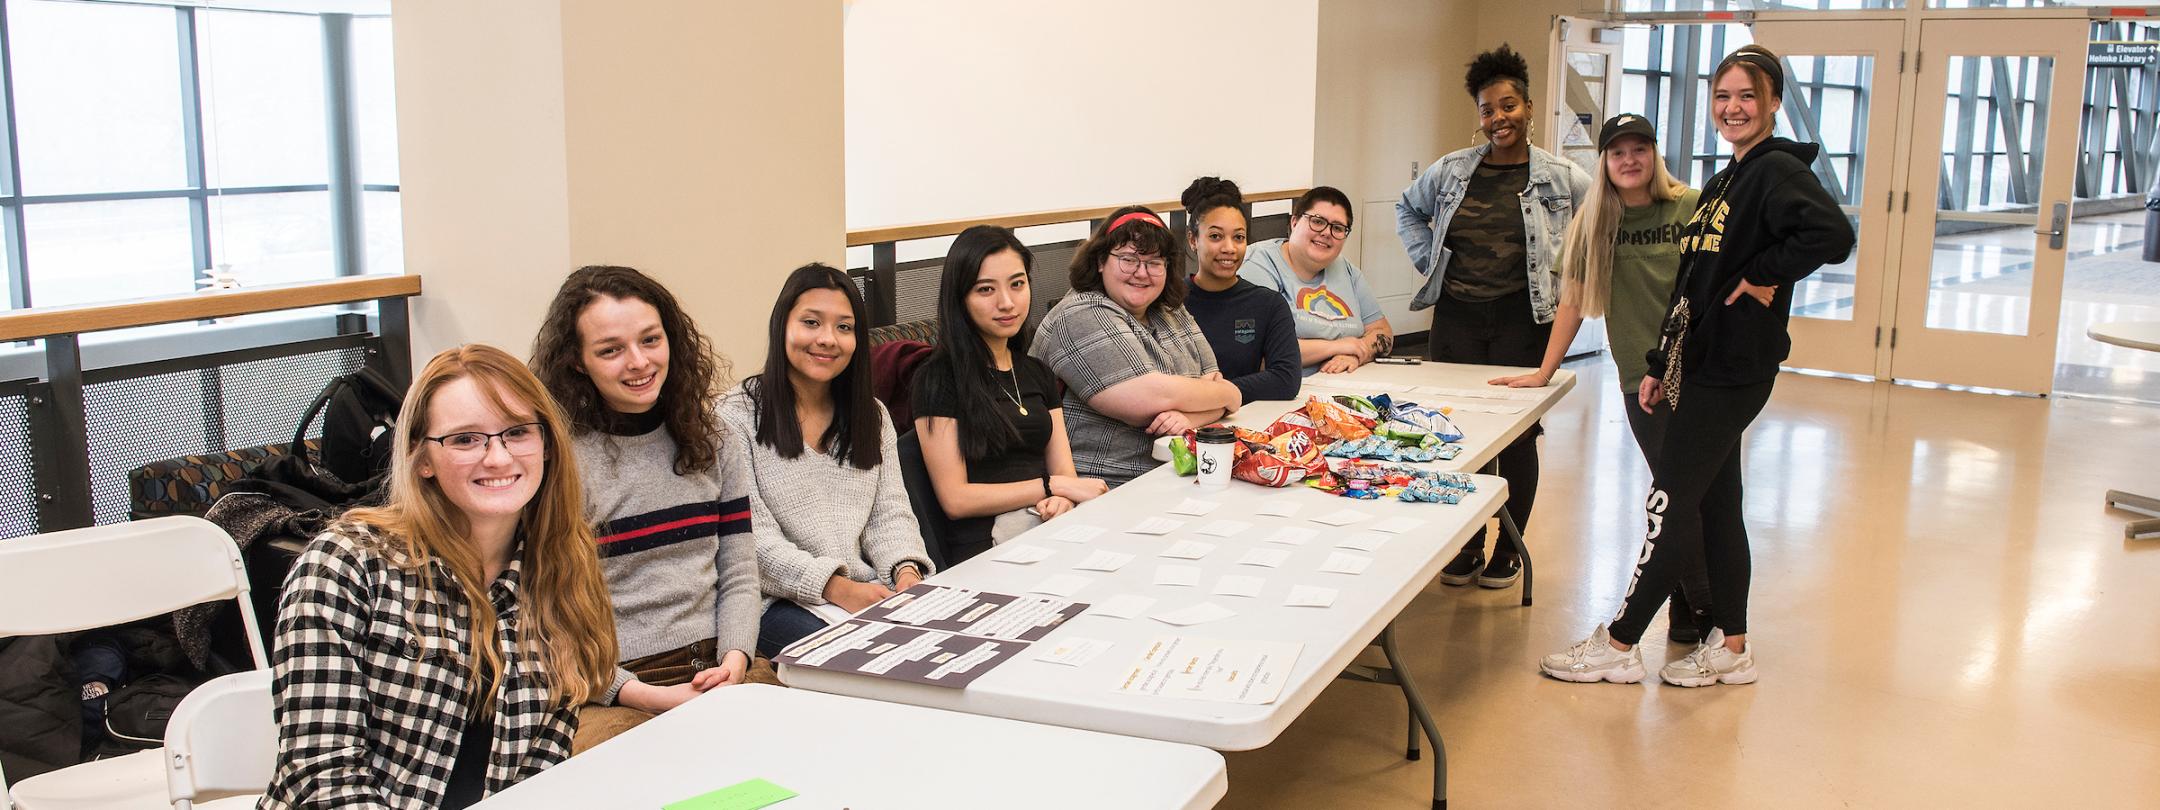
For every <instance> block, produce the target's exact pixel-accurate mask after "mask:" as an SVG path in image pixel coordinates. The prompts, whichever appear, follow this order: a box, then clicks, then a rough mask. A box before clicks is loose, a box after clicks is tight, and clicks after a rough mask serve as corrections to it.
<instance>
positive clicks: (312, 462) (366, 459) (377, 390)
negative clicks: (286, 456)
mask: <svg viewBox="0 0 2160 810" xmlns="http://www.w3.org/2000/svg"><path fill="white" fill-rule="evenodd" d="M404 402H405V393H404V391H403V390H401V389H399V388H398V387H397V386H396V385H393V384H391V382H390V378H388V377H386V376H383V374H382V373H381V372H378V371H376V370H375V369H372V368H363V369H360V370H359V371H355V372H353V373H351V374H345V375H342V376H339V377H337V378H336V379H333V380H331V381H330V383H329V384H328V385H325V386H323V390H322V393H321V394H320V395H317V396H316V397H315V401H314V403H312V404H310V405H308V409H307V413H306V414H304V415H302V416H301V417H300V426H299V427H298V428H295V429H294V430H293V443H292V446H293V455H295V456H298V457H299V458H300V460H301V461H302V462H303V465H302V466H304V467H316V468H319V469H322V470H324V471H327V472H329V473H330V474H331V475H333V476H336V477H337V479H338V480H339V481H343V482H345V483H348V484H359V483H362V482H366V481H370V480H372V479H374V478H375V477H376V476H379V475H381V474H383V473H384V472H385V471H387V470H389V469H390V455H391V454H392V453H394V452H396V448H395V447H392V446H391V445H392V439H393V438H394V436H395V434H396V432H397V431H395V430H393V429H392V428H395V427H397V416H398V408H399V406H401V405H403V404H404ZM318 415H319V416H321V417H322V426H323V427H322V450H321V454H320V458H318V459H309V458H308V451H307V443H306V442H307V434H308V426H310V425H313V424H315V418H316V417H317V416H318Z"/></svg>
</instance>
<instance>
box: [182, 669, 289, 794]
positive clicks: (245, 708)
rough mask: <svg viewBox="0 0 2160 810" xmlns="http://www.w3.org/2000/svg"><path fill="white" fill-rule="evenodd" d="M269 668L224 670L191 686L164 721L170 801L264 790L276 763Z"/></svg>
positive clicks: (252, 792)
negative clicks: (236, 671) (230, 671)
mask: <svg viewBox="0 0 2160 810" xmlns="http://www.w3.org/2000/svg"><path fill="white" fill-rule="evenodd" d="M277 735H278V730H277V720H276V718H275V717H274V716H273V715H272V713H271V710H270V671H269V670H267V669H258V670H255V671H253V672H240V673H235V674H232V675H227V676H224V677H222V678H218V679H217V680H214V681H211V682H209V683H206V684H203V685H202V686H199V687H196V688H195V691H193V692H189V693H188V696H187V698H186V699H185V700H182V701H180V706H179V708H176V709H174V710H173V716H172V720H171V722H168V723H166V724H165V780H166V791H167V793H168V794H170V795H171V797H172V806H173V807H176V808H179V810H189V808H192V807H194V806H195V803H196V802H200V801H209V800H211V799H221V798H225V797H228V796H244V795H252V794H257V793H261V792H263V787H264V786H266V785H269V784H270V776H271V773H272V772H273V771H275V770H276V769H277Z"/></svg>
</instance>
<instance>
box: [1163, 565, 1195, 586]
mask: <svg viewBox="0 0 2160 810" xmlns="http://www.w3.org/2000/svg"><path fill="white" fill-rule="evenodd" d="M1155 584H1157V585H1198V584H1200V567H1199V566H1197V565H1158V566H1156V567H1155Z"/></svg>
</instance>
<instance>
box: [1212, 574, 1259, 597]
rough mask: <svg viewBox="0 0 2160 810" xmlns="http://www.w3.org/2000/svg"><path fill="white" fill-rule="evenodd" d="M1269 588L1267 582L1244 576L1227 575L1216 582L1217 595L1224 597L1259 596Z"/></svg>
mask: <svg viewBox="0 0 2160 810" xmlns="http://www.w3.org/2000/svg"><path fill="white" fill-rule="evenodd" d="M1266 587H1267V580H1264V579H1261V578H1259V577H1248V576H1244V575H1242V574H1226V575H1224V576H1223V578H1222V579H1218V580H1215V593H1217V594H1219V595H1222V596H1259V595H1260V590H1261V589H1262V588H1266Z"/></svg>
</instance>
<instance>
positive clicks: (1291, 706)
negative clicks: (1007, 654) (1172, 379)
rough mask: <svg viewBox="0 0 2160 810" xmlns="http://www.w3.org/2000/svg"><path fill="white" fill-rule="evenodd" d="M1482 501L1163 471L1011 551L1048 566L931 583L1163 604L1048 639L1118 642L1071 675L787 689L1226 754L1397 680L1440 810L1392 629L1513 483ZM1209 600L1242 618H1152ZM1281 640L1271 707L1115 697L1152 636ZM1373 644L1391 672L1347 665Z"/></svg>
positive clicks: (1485, 489)
mask: <svg viewBox="0 0 2160 810" xmlns="http://www.w3.org/2000/svg"><path fill="white" fill-rule="evenodd" d="M1473 480H1474V481H1475V483H1476V486H1477V491H1476V492H1474V493H1469V494H1467V495H1466V496H1465V497H1464V498H1463V501H1462V503H1459V504H1433V503H1405V502H1402V501H1395V500H1371V501H1364V500H1355V499H1351V498H1343V497H1338V496H1334V495H1330V494H1327V493H1324V492H1320V491H1318V490H1314V489H1310V488H1307V487H1302V486H1293V487H1287V488H1283V489H1271V488H1267V487H1262V486H1259V485H1256V484H1250V483H1246V482H1244V481H1232V482H1231V483H1230V486H1229V487H1228V488H1227V489H1222V490H1207V491H1203V490H1199V489H1198V488H1197V487H1195V486H1194V483H1193V479H1191V478H1180V477H1178V476H1177V475H1176V474H1175V473H1173V472H1172V471H1171V469H1170V468H1169V467H1168V466H1167V465H1165V466H1162V467H1158V468H1156V469H1155V470H1153V471H1151V472H1149V473H1147V474H1146V475H1143V476H1141V477H1139V478H1137V479H1134V480H1133V481H1132V482H1131V483H1128V484H1126V485H1125V486H1122V487H1118V488H1117V489H1114V490H1111V491H1110V492H1109V493H1108V494H1106V495H1103V496H1101V497H1098V498H1096V499H1094V500H1092V501H1089V502H1087V503H1085V504H1082V505H1080V506H1079V507H1078V508H1076V509H1074V510H1073V511H1072V512H1070V513H1068V514H1066V515H1064V516H1061V517H1059V518H1058V519H1056V520H1054V521H1051V522H1049V523H1047V524H1044V525H1043V526H1041V527H1038V528H1036V529H1034V530H1032V531H1030V532H1028V533H1026V534H1023V535H1021V536H1020V537H1018V538H1015V539H1013V540H1011V541H1009V542H1007V543H1006V544H1005V545H1004V546H1000V547H999V548H1000V549H1005V548H1008V547H1010V546H1013V545H1016V544H1017V545H1033V546H1039V547H1042V548H1044V549H1047V550H1048V551H1050V552H1052V554H1051V555H1050V556H1049V557H1048V558H1046V559H1043V560H1041V561H1038V562H1034V563H1029V564H1024V565H1019V564H1013V563H1007V562H1001V561H999V560H997V559H995V558H996V557H997V556H999V554H998V552H991V553H986V554H984V555H982V556H979V557H976V558H974V559H972V560H969V561H967V562H965V563H962V564H960V565H958V566H954V567H953V568H951V569H948V570H946V571H942V572H939V573H938V574H937V575H936V576H934V577H931V578H930V579H929V580H928V581H929V582H930V583H932V584H935V585H942V586H946V587H956V588H967V589H971V590H978V591H993V592H998V593H1025V592H1027V590H1028V589H1029V588H1031V587H1033V586H1034V585H1036V584H1038V583H1041V582H1043V581H1044V580H1046V579H1048V578H1050V577H1053V576H1057V575H1061V574H1074V575H1077V576H1082V577H1086V578H1087V579H1089V580H1090V581H1089V583H1088V585H1087V586H1086V587H1084V588H1082V589H1081V590H1080V591H1078V592H1077V593H1075V594H1074V595H1072V596H1071V597H1068V598H1070V599H1072V600H1074V601H1079V602H1087V603H1091V604H1100V603H1102V602H1103V601H1104V600H1107V599H1109V598H1111V597H1114V596H1119V595H1127V594H1131V595H1139V596H1145V597H1151V598H1154V599H1155V600H1156V602H1155V604H1154V605H1153V606H1152V607H1151V608H1150V609H1149V610H1147V611H1145V612H1144V613H1143V614H1142V615H1141V616H1140V617H1137V618H1132V619H1119V618H1113V617H1108V616H1102V615H1096V614H1092V613H1083V614H1081V615H1080V616H1079V617H1077V618H1075V619H1072V620H1070V621H1067V622H1066V623H1065V624H1064V625H1063V626H1061V627H1059V628H1057V629H1056V630H1054V631H1052V632H1051V633H1050V634H1049V636H1047V637H1046V638H1044V639H1043V641H1040V642H1037V646H1038V647H1040V646H1043V645H1047V644H1052V643H1055V642H1057V641H1059V640H1060V639H1065V638H1088V639H1101V640H1105V641H1109V642H1111V646H1110V648H1109V649H1108V650H1107V651H1105V652H1103V653H1102V654H1100V655H1097V656H1096V657H1095V658H1094V659H1092V660H1090V661H1088V662H1087V663H1085V664H1083V665H1081V666H1076V667H1075V666H1064V665H1059V664H1053V663H1049V662H1045V661H1039V660H1036V658H1035V653H1034V652H1033V651H1029V652H1025V653H1022V654H1021V655H1020V656H1019V657H1018V658H1016V659H1014V660H1011V661H1008V662H1006V663H1004V664H1002V665H1000V666H998V667H997V668H996V669H993V670H991V671H989V672H988V673H986V674H984V675H982V676H981V677H980V678H978V679H977V680H975V681H974V682H973V683H972V684H969V685H968V687H967V688H965V689H948V688H940V687H936V686H929V685H925V684H918V683H908V682H903V681H895V680H888V679H884V678H877V677H871V676H867V675H860V674H850V673H842V672H833V671H826V670H818V669H811V668H807V667H797V666H789V665H786V664H782V665H781V667H780V675H781V678H782V680H784V681H786V682H787V683H788V684H789V685H792V686H797V687H801V688H805V689H813V690H817V691H820V692H831V693H835V694H844V695H852V696H856V697H865V698H872V699H876V700H885V701H893V702H897V703H909V704H914V705H919V706H928V707H932V708H939V709H950V710H953V711H961V712H967V713H970V714H980V715H987V716H991V717H1001V718H1009V719H1013V720H1024V721H1028V722H1033V723H1045V724H1049V725H1057V726H1067V727H1071V728H1079V729H1088V730H1092V731H1104V732H1110V733H1113V734H1124V735H1129V736H1134V737H1146V738H1150V739H1155V740H1165V741H1170V742H1181V743H1191V744H1194V745H1202V746H1206V747H1209V748H1213V749H1217V750H1222V751H1244V750H1250V749H1254V748H1259V747H1261V746H1265V745H1267V744H1269V743H1271V742H1273V741H1274V740H1275V738H1276V736H1277V735H1279V734H1281V733H1282V730H1283V729H1284V728H1287V727H1288V726H1289V725H1290V723H1291V721H1293V720H1295V719H1297V717H1298V715H1299V714H1300V713H1302V712H1303V711H1304V710H1305V708H1306V707H1307V706H1309V705H1311V704H1312V702H1313V700H1314V699H1315V698H1317V697H1319V695H1320V692H1321V690H1323V689H1325V688H1326V687H1327V685H1328V684H1329V683H1330V682H1331V681H1333V680H1334V679H1335V678H1336V677H1338V676H1339V675H1342V674H1344V673H1345V672H1346V670H1349V671H1351V676H1352V677H1360V679H1364V680H1374V681H1378V682H1382V683H1391V684H1395V685H1398V686H1400V687H1401V688H1402V690H1403V693H1404V699H1405V700H1406V701H1407V702H1408V703H1409V708H1410V715H1411V721H1412V723H1413V725H1412V726H1411V728H1410V732H1409V741H1410V754H1409V756H1410V757H1411V758H1412V759H1416V758H1418V755H1417V753H1416V752H1417V734H1418V732H1419V731H1420V730H1422V731H1423V732H1424V734H1425V736H1426V738H1427V739H1429V740H1431V741H1432V743H1433V748H1434V751H1435V754H1436V755H1435V756H1434V757H1433V796H1434V804H1435V806H1444V803H1445V797H1446V759H1445V757H1444V755H1442V754H1443V749H1442V747H1441V743H1440V734H1439V732H1438V729H1437V728H1436V727H1435V725H1434V724H1433V721H1432V717H1431V715H1430V714H1429V713H1428V712H1427V711H1426V710H1425V706H1424V703H1423V701H1422V700H1421V699H1420V698H1419V696H1418V693H1417V689H1416V686H1415V685H1414V684H1412V683H1411V682H1410V678H1409V672H1408V670H1407V669H1405V668H1404V667H1403V665H1402V661H1401V657H1400V656H1399V655H1398V654H1397V652H1396V649H1395V638H1394V634H1393V633H1392V631H1391V630H1390V629H1389V623H1390V622H1391V621H1392V620H1393V619H1394V618H1395V616H1396V614H1398V613H1400V612H1402V609H1403V608H1404V607H1405V606H1407V605H1408V604H1409V603H1410V600H1411V599H1412V598H1414V597H1415V596H1417V594H1418V593H1419V592H1421V591H1422V590H1423V589H1424V587H1425V586H1426V585H1427V584H1428V583H1430V582H1431V581H1432V579H1433V577H1434V576H1435V575H1436V574H1438V573H1439V570H1440V568H1441V567H1442V566H1443V565H1444V564H1445V563H1446V560H1447V559H1448V558H1449V557H1450V556H1451V555H1452V553H1453V552H1454V550H1455V549H1456V548H1457V547H1459V546H1461V545H1462V543H1463V542H1464V541H1465V540H1467V539H1468V538H1469V536H1470V534H1471V533H1472V532H1474V531H1476V529H1477V528H1478V527H1479V526H1482V525H1483V524H1484V521H1485V518H1486V516H1489V515H1491V514H1492V513H1493V512H1494V511H1495V510H1496V509H1498V508H1499V505H1500V504H1501V503H1504V502H1505V501H1506V498H1507V482H1506V481H1505V480H1503V479H1501V478H1498V477H1495V476H1488V475H1478V476H1474V477H1473ZM1187 498H1197V499H1202V500H1206V501H1211V502H1214V503H1217V504H1219V506H1218V507H1217V508H1216V509H1215V510H1214V511H1213V512H1212V513H1210V514H1208V515H1206V516H1203V517H1191V516H1175V515H1172V516H1171V517H1174V518H1175V519H1177V520H1181V521H1183V522H1184V526H1183V527H1181V528H1179V529H1178V530H1176V531H1173V532H1171V533H1169V534H1167V535H1161V536H1150V535H1137V534H1129V533H1125V532H1124V530H1125V529H1127V528H1130V527H1132V526H1133V525H1134V524H1136V523H1139V522H1140V521H1142V520H1144V519H1147V518H1149V517H1158V516H1166V515H1169V513H1170V510H1171V508H1173V507H1175V506H1177V505H1178V504H1179V503H1181V502H1182V501H1184V500H1185V499H1187ZM1268 503H1291V504H1296V505H1297V507H1298V513H1297V514H1296V515H1295V516H1292V517H1272V516H1266V515H1261V514H1258V509H1259V508H1260V507H1261V506H1262V505H1263V504H1268ZM1342 510H1353V511H1355V512H1357V513H1359V514H1362V515H1364V516H1365V519H1364V520H1362V521H1359V522H1358V523H1356V524H1353V525H1350V526H1346V527H1343V528H1333V527H1329V526H1326V525H1323V524H1321V523H1318V522H1314V521H1312V520H1311V519H1310V518H1312V517H1315V516H1319V515H1324V514H1330V513H1334V512H1338V511H1342ZM1393 517H1403V518H1409V519H1414V520H1419V521H1422V522H1423V523H1422V525H1420V526H1418V527H1416V528H1415V529H1413V530H1410V531H1404V532H1400V533H1396V534H1393V535H1390V536H1389V537H1388V540H1387V541H1386V542H1385V543H1384V544H1382V545H1381V546H1380V547H1379V548H1377V549H1374V550H1372V551H1370V552H1356V551H1352V552H1349V553H1352V554H1357V555H1359V556H1365V557H1370V558H1371V559H1372V563H1371V564H1370V565H1369V566H1368V567H1367V568H1366V569H1365V571H1364V572H1363V573H1360V574H1356V575H1349V574H1334V573H1323V572H1321V571H1319V570H1318V568H1319V566H1320V564H1321V561H1323V560H1325V559H1326V558H1327V557H1328V556H1329V555H1330V554H1331V553H1334V552H1337V551H1344V550H1345V549H1340V548H1337V547H1335V545H1334V543H1335V541H1336V539H1337V538H1338V537H1340V536H1342V535H1344V534H1346V533H1348V532H1356V531H1370V529H1363V528H1361V527H1364V526H1370V525H1372V524H1374V523H1377V522H1379V521H1382V520H1385V519H1388V518H1393ZM1216 520H1237V521H1242V522H1244V523H1247V524H1250V528H1248V529H1247V530H1245V531H1243V532H1241V533H1239V534H1237V535H1234V536H1230V537H1214V536H1208V535H1204V534H1201V533H1200V531H1199V530H1200V529H1202V528H1204V527H1206V526H1207V525H1208V524H1209V523H1211V522H1213V521H1216ZM1074 525H1085V526H1097V527H1101V528H1103V529H1105V531H1104V532H1103V533H1102V534H1100V535H1098V536H1096V537H1094V538H1092V539H1090V540H1088V541H1086V542H1083V543H1070V542H1063V541H1060V540H1057V539H1053V535H1054V534H1056V533H1057V532H1059V531H1061V530H1062V529H1063V528H1065V527H1069V526H1074ZM1283 526H1295V527H1299V528H1305V529H1311V530H1314V532H1315V533H1316V536H1314V537H1313V538H1312V539H1310V540H1309V541H1307V542H1306V543H1304V544H1303V545H1284V544H1279V543H1270V542H1266V541H1264V540H1263V539H1262V538H1265V537H1267V536H1268V535H1270V534H1272V533H1273V532H1274V531H1275V530H1276V529H1277V528H1279V527H1283ZM1179 540H1196V541H1200V542H1205V543H1210V544H1213V545H1214V546H1216V548H1215V550H1214V551H1212V552H1210V553H1208V554H1207V555H1206V556H1205V557H1202V558H1201V559H1198V560H1182V559H1169V558H1164V557H1160V556H1157V553H1158V552H1159V551H1161V550H1163V549H1165V548H1167V547H1169V546H1170V545H1171V544H1173V543H1175V542H1177V541H1179ZM1256 548H1266V549H1283V550H1288V551H1290V552H1291V553H1290V556H1289V558H1288V559H1287V560H1286V561H1284V562H1283V563H1282V564H1281V565H1280V566H1279V567H1275V568H1263V567H1256V566H1251V565H1241V564H1239V562H1238V561H1239V560H1240V558H1242V557H1243V556H1244V555H1245V552H1247V551H1250V550H1252V549H1256ZM1098 549H1107V550H1110V551H1116V552H1122V553H1127V554H1132V555H1134V559H1133V560H1132V561H1131V562H1129V563H1127V564H1126V565H1125V566H1124V567H1123V568H1121V569H1119V570H1118V571H1115V572H1109V573H1099V572H1091V571H1074V570H1072V566H1073V565H1074V564H1076V563H1078V562H1080V561H1081V560H1083V559H1086V558H1087V557H1088V556H1089V555H1091V554H1093V553H1094V552H1095V551H1096V550H1098ZM1166 563H1167V564H1176V565H1191V566H1195V567H1198V568H1200V569H1201V571H1202V574H1201V577H1200V584H1199V585H1197V586H1192V587H1186V586H1173V585H1157V584H1155V583H1154V573H1155V569H1156V567H1157V566H1158V565H1162V564H1166ZM1225 575H1243V576H1258V577H1262V578H1264V579H1265V580H1266V585H1265V586H1264V587H1263V589H1262V590H1261V592H1260V595H1259V596H1257V597H1237V596H1224V595H1216V594H1214V593H1213V592H1212V591H1213V585H1214V583H1215V582H1216V581H1217V580H1219V579H1220V578H1221V577H1223V576H1225ZM1293 585H1319V586H1325V587H1328V588H1334V589H1336V590H1337V592H1338V593H1337V597H1336V599H1335V602H1334V604H1333V605H1332V606H1330V607H1326V608H1312V607H1289V606H1285V605H1284V604H1283V599H1284V596H1285V594H1287V593H1288V591H1289V590H1290V588H1291V586H1293ZM1202 602H1212V603H1214V604H1216V605H1220V606H1223V607H1227V608H1229V609H1231V610H1234V611H1236V613H1237V615H1235V616H1232V617H1230V618H1226V619H1221V620H1217V621H1213V622H1207V623H1203V624H1199V625H1194V626H1191V627H1173V626H1171V625H1168V624H1165V623H1163V622H1160V621H1157V620H1155V619H1153V618H1150V617H1151V616H1153V615H1155V614H1158V613H1162V612H1166V611H1171V610H1176V609H1179V608H1184V607H1188V606H1191V605H1195V604H1199V603H1202ZM1172 635H1183V636H1194V637H1204V638H1219V639H1237V640H1259V641H1287V642H1297V643H1299V644H1301V645H1303V647H1302V649H1301V651H1300V653H1299V655H1298V658H1297V663H1296V665H1295V666H1294V667H1293V668H1292V669H1291V672H1290V676H1289V678H1288V679H1287V681H1286V682H1285V683H1284V684H1283V688H1282V691H1281V693H1280V694H1279V695H1278V696H1277V697H1276V699H1275V701H1274V702H1272V703H1268V704H1262V705H1250V704H1237V703H1217V702H1208V701H1199V700H1182V699H1177V698H1168V697H1149V696H1142V695H1131V694H1122V693H1120V692H1118V691H1116V690H1117V687H1118V685H1119V682H1120V680H1121V678H1122V676H1123V675H1124V674H1125V672H1126V671H1127V670H1128V668H1129V667H1130V666H1131V665H1132V664H1133V663H1134V662H1135V661H1136V660H1137V659H1138V658H1139V656H1140V655H1141V653H1142V652H1143V651H1144V650H1145V649H1146V647H1147V645H1148V644H1150V642H1151V641H1153V640H1154V639H1156V638H1158V637H1162V636H1172ZM1374 643H1378V644H1380V645H1381V647H1382V651H1383V652H1384V653H1386V655H1387V658H1388V663H1389V664H1390V665H1391V667H1392V669H1382V668H1360V669H1353V668H1352V667H1351V664H1352V662H1353V660H1354V659H1355V658H1356V657H1357V654H1358V653H1359V652H1360V651H1362V650H1363V649H1364V648H1365V647H1367V646H1368V645H1371V644H1374Z"/></svg>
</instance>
